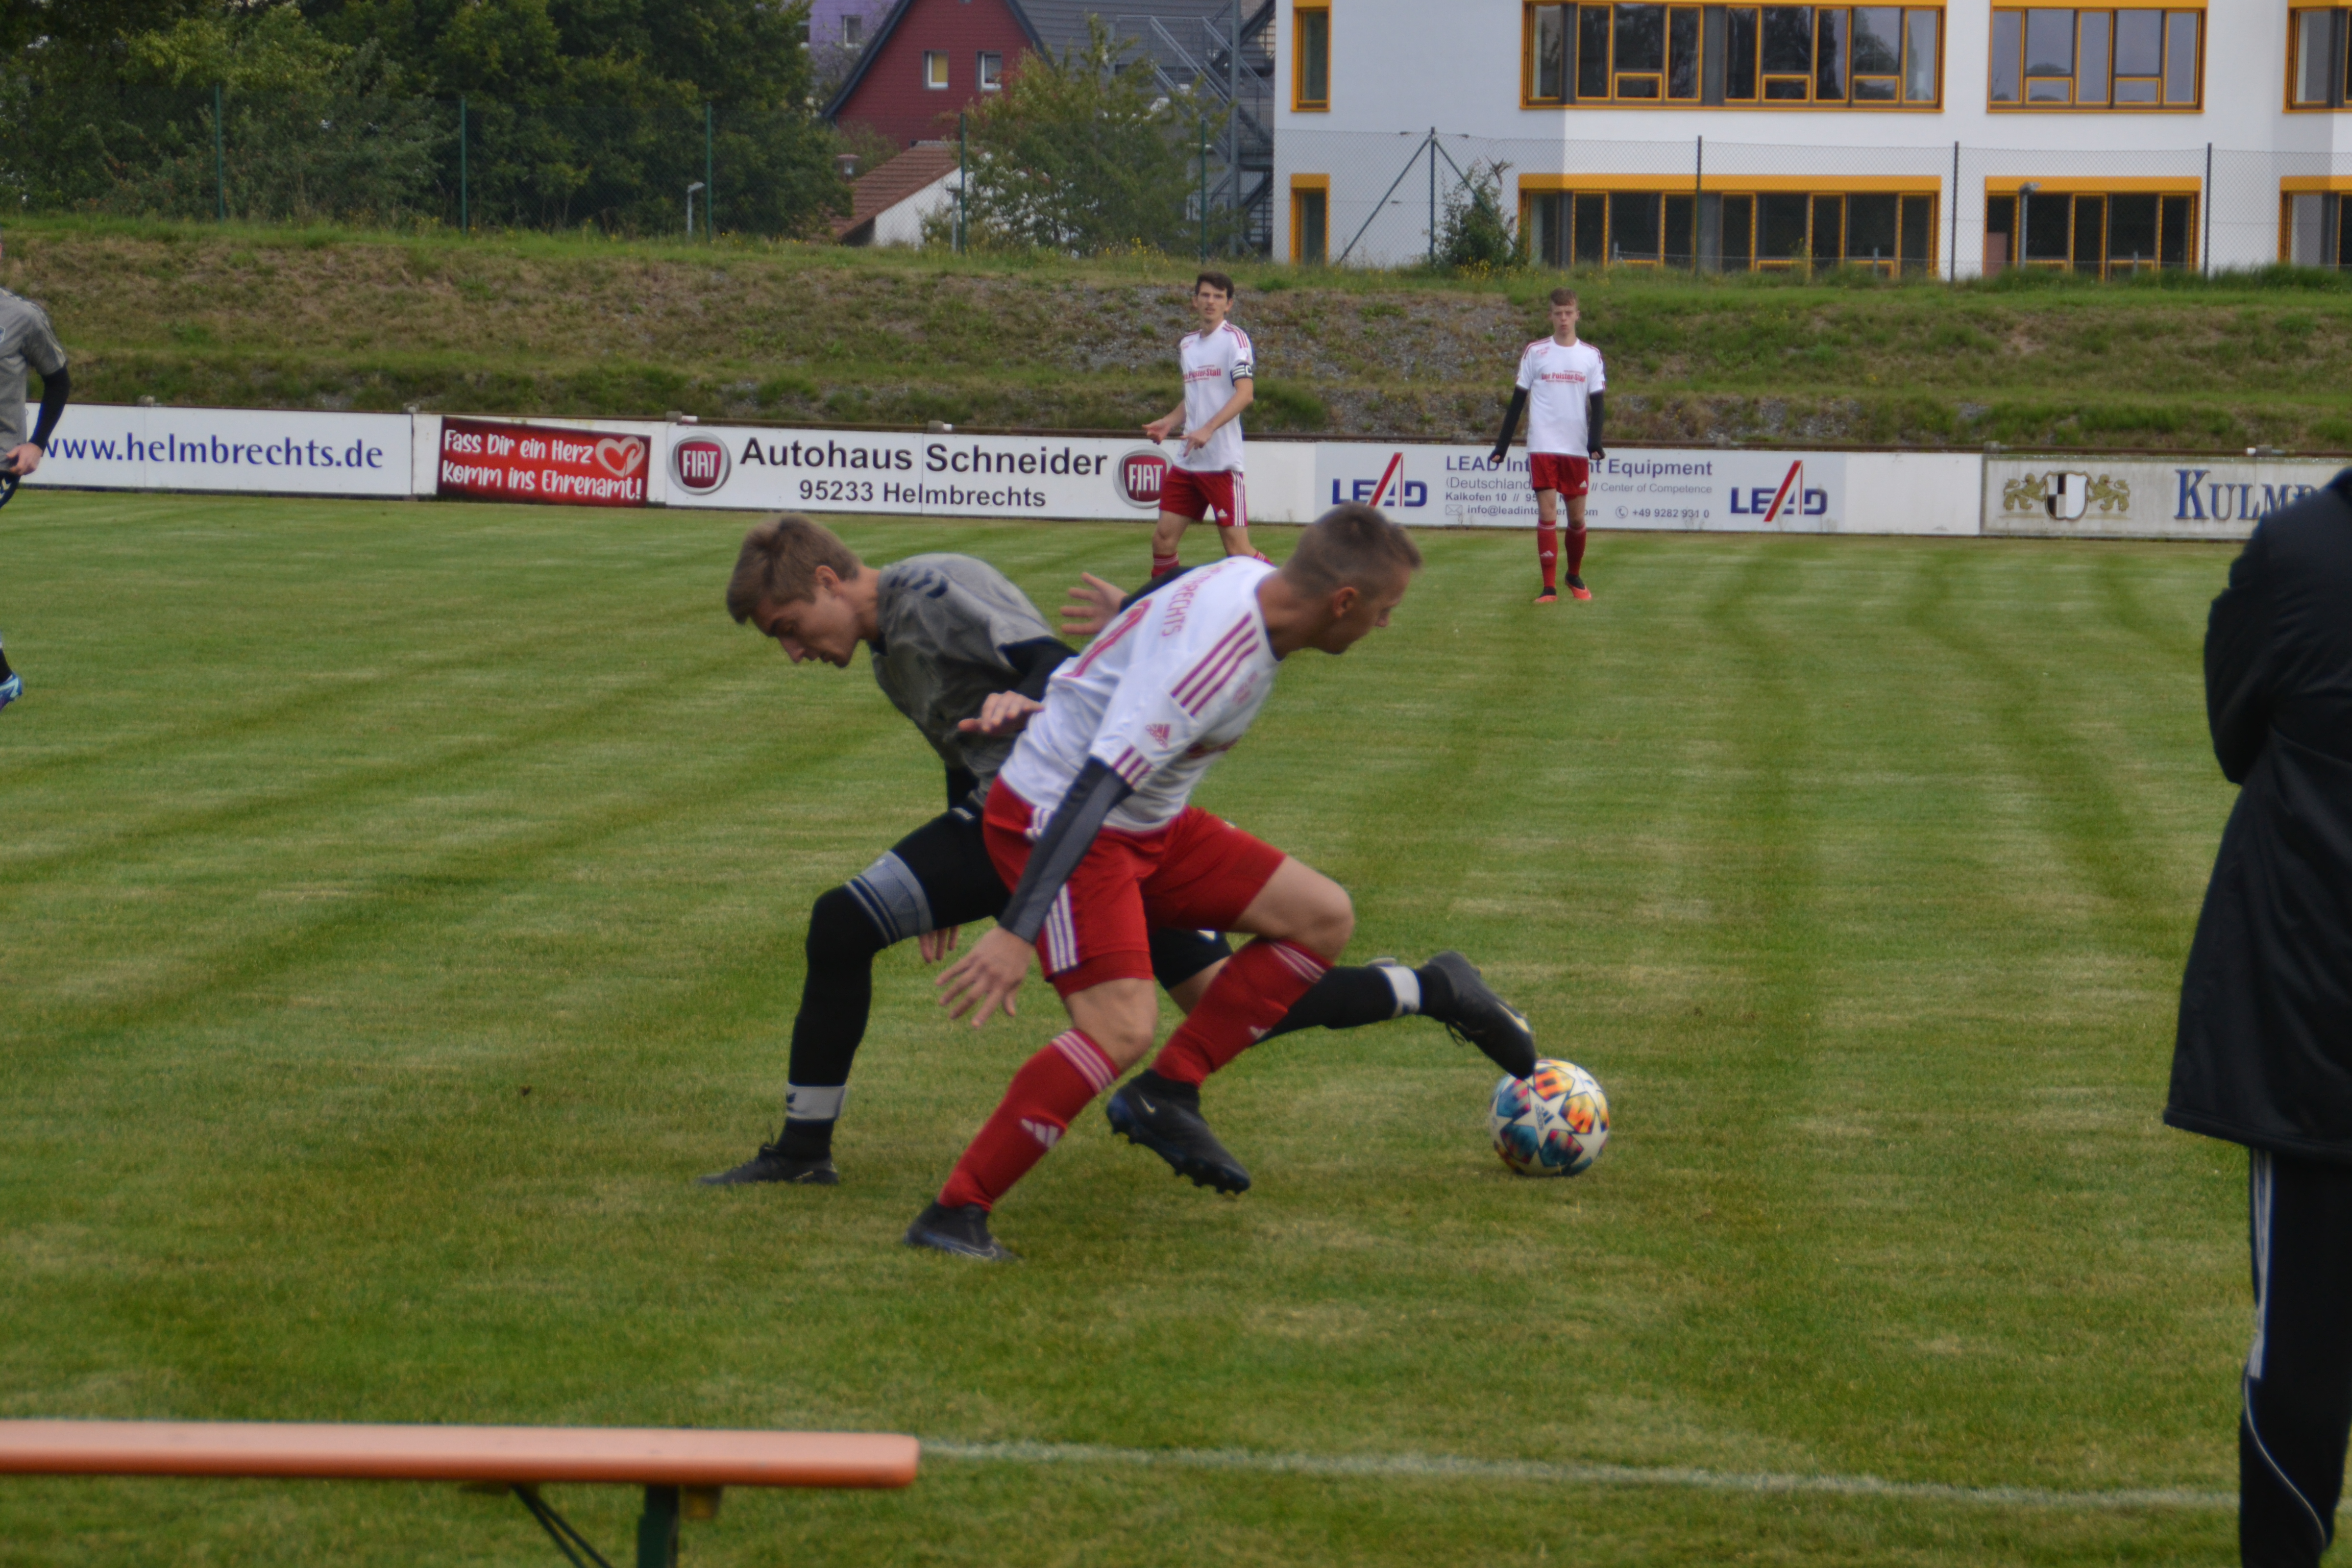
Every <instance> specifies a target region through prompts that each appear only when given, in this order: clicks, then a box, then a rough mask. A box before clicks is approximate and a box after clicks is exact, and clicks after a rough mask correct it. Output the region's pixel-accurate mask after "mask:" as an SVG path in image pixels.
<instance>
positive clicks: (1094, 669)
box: [998, 555, 1281, 833]
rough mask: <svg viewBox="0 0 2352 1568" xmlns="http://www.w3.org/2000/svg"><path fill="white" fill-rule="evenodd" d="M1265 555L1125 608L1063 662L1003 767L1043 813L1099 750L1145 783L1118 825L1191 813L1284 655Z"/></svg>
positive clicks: (1144, 828)
mask: <svg viewBox="0 0 2352 1568" xmlns="http://www.w3.org/2000/svg"><path fill="white" fill-rule="evenodd" d="M1274 570H1275V569H1274V568H1273V567H1272V566H1269V565H1267V564H1266V563H1265V562H1263V561H1254V560H1251V559H1249V558H1248V557H1245V556H1240V555H1233V556H1228V557H1226V558H1225V559H1224V560H1223V561H1221V562H1219V563H1217V564H1216V565H1214V566H1203V567H1201V568H1200V569H1198V570H1197V571H1192V572H1188V573H1186V574H1184V575H1183V576H1181V577H1179V578H1177V579H1176V581H1174V582H1173V583H1171V584H1168V585H1167V586H1166V587H1164V588H1162V589H1160V591H1159V592H1158V593H1156V594H1153V595H1151V596H1150V597H1149V598H1146V599H1140V600H1138V601H1137V602H1136V603H1135V604H1132V605H1129V606H1128V607H1127V608H1126V609H1124V610H1121V611H1120V612H1119V613H1118V616H1116V617H1115V618H1114V619H1113V620H1112V621H1111V623H1110V625H1109V626H1106V627H1104V628H1103V630H1102V634H1101V635H1100V636H1098V637H1096V638H1095V640H1094V642H1093V643H1092V644H1091V645H1090V646H1089V647H1087V651H1086V652H1085V653H1083V654H1081V655H1079V656H1078V657H1077V658H1074V659H1071V660H1070V661H1069V662H1068V663H1066V664H1065V665H1063V666H1062V668H1060V669H1058V670H1056V671H1055V674H1054V679H1053V680H1052V682H1051V683H1050V684H1048V685H1047V687H1046V688H1045V711H1044V712H1042V713H1039V714H1037V715H1036V716H1035V717H1034V718H1032V719H1031V720H1030V721H1029V727H1028V728H1027V729H1026V730H1024V731H1022V734H1021V739H1020V742H1019V743H1018V744H1016V745H1015V746H1014V747H1013V756H1012V758H1011V759H1010V760H1009V761H1007V762H1006V763H1005V764H1004V770H1003V773H1000V774H999V775H998V777H999V778H1000V779H1002V780H1003V783H1004V785H1005V787H1006V788H1008V789H1010V790H1012V791H1013V793H1014V794H1015V795H1019V796H1020V797H1021V798H1022V799H1024V800H1025V801H1027V802H1028V803H1029V804H1030V805H1032V806H1033V807H1034V808H1036V810H1037V813H1038V826H1040V827H1042V826H1044V823H1045V817H1046V816H1047V815H1048V814H1050V813H1051V812H1052V811H1053V810H1054V809H1055V807H1056V806H1058V805H1060V804H1061V802H1062V797H1063V796H1064V795H1067V794H1068V793H1069V789H1070V784H1071V781H1073V780H1074V779H1076V777H1077V776H1078V770H1079V769H1080V768H1082V767H1084V766H1086V764H1087V759H1088V758H1090V757H1098V758H1100V759H1101V760H1102V761H1103V763H1105V764H1107V765H1108V767H1110V768H1111V770H1112V771H1114V772H1115V773H1118V776H1119V777H1121V778H1122V779H1125V780H1126V781H1127V782H1128V784H1129V786H1131V787H1132V788H1133V789H1134V791H1135V793H1134V794H1133V795H1129V796H1128V797H1127V799H1125V800H1124V801H1121V802H1120V803H1119V805H1118V809H1117V810H1115V811H1113V812H1112V813H1111V814H1110V818H1109V822H1108V826H1112V827H1117V828H1120V829H1123V830H1125V831H1127V832H1129V833H1154V832H1157V831H1158V830H1160V828H1163V827H1165V826H1168V825H1169V824H1170V823H1171V822H1173V821H1175V820H1176V818H1177V817H1178V816H1180V815H1181V814H1182V812H1183V810H1184V807H1185V806H1186V805H1188V804H1189V803H1190V802H1191V800H1192V789H1193V786H1194V785H1196V784H1199V783H1200V782H1201V775H1202V774H1203V773H1207V772H1208V771H1209V764H1210V763H1213V762H1215V761H1216V760H1217V758H1218V757H1219V756H1221V755H1223V753H1224V752H1229V751H1231V750H1233V748H1234V745H1235V744H1236V743H1237V742H1239V741H1240V740H1241V738H1242V736H1243V735H1244V734H1245V733H1247V732H1248V731H1249V727H1250V723H1251V721H1253V720H1255V718H1256V717H1257V710H1259V709H1260V708H1262V707H1264V706H1265V698H1266V693H1267V692H1269V691H1271V690H1273V689H1274V672H1275V670H1276V668H1279V666H1280V663H1281V661H1280V660H1279V659H1277V658H1276V657H1275V653H1274V647H1273V645H1272V644H1271V643H1270V642H1268V641H1267V640H1266V634H1265V613H1264V612H1263V611H1261V610H1260V609H1259V608H1258V602H1257V590H1258V584H1261V583H1263V582H1265V580H1266V578H1267V577H1269V576H1271V575H1273V574H1274Z"/></svg>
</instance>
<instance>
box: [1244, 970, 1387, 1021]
mask: <svg viewBox="0 0 2352 1568" xmlns="http://www.w3.org/2000/svg"><path fill="white" fill-rule="evenodd" d="M1401 1010H1402V1009H1401V1007H1400V1005H1399V1001H1398V997H1397V993H1396V987H1395V986H1393V985H1391V984H1389V977H1388V975H1387V974H1386V973H1384V972H1383V969H1382V967H1381V965H1379V964H1364V965H1360V966H1357V967H1353V968H1347V969H1329V970H1326V971H1324V973H1323V978H1322V979H1320V980H1318V981H1317V982H1316V983H1315V984H1314V985H1313V986H1312V987H1310V988H1309V989H1308V991H1307V994H1306V995H1304V996H1301V997H1300V998H1299V999H1298V1000H1297V1002H1296V1003H1295V1004H1293V1005H1292V1006H1291V1009H1290V1011H1289V1012H1287V1013H1285V1014H1284V1015H1283V1016H1282V1021H1281V1022H1280V1023H1278V1024H1276V1025H1275V1026H1274V1027H1273V1028H1271V1029H1268V1030H1267V1031H1266V1032H1265V1033H1266V1037H1267V1038H1268V1039H1271V1038H1273V1037H1275V1036H1276V1035H1286V1034H1289V1033H1290V1032H1291V1031H1292V1030H1294V1029H1311V1028H1313V1027H1315V1026H1317V1025H1318V1024H1319V1025H1321V1026H1323V1027H1324V1028H1327V1029H1360V1028H1361V1027H1363V1026H1365V1025H1366V1024H1385V1023H1387V1022H1388V1021H1389V1020H1390V1019H1391V1018H1393V1017H1395V1016H1397V1015H1398V1013H1399V1012H1400V1011H1401Z"/></svg>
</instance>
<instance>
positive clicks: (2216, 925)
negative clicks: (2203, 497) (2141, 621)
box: [2164, 468, 2352, 1163]
mask: <svg viewBox="0 0 2352 1568" xmlns="http://www.w3.org/2000/svg"><path fill="white" fill-rule="evenodd" d="M2205 707H2206V714H2207V718H2208V720H2209V721H2210V723H2211V725H2212V730H2213V753H2214V755H2215V756H2217V757H2219V758H2220V759H2221V771H2222V772H2223V773H2227V774H2228V775H2229V776H2230V778H2231V780H2232V781H2234V782H2235V783H2237V784H2242V785H2243V786H2244V787H2243V788H2242V789H2241V790H2240V791H2239V794H2238V804H2237V807H2236V809H2235V810H2233V811H2231V814H2230V823H2229V826H2227V827H2225V828H2223V829H2222V830H2221V855H2220V856H2219V857H2218V858H2216V860H2215V861H2214V864H2213V880H2212V882H2211V884H2210V886H2209V887H2208V888H2207V889H2206V891H2205V909H2204V912H2203V913H2202V914H2201V915H2200V916H2199V918H2198V921H2197V940H2196V942H2195V943H2194V944H2193V945H2192V946H2191V947H2190V948H2189V973H2188V974H2187V976H2186V977H2185V978H2184V979H2183V980H2182V982H2181V986H2180V1033H2179V1041H2178V1043H2177V1044H2176V1045H2175V1046H2174V1047H2173V1055H2172V1096H2171V1100H2170V1103H2168V1105H2167V1106H2166V1107H2165V1111H2164V1120H2165V1121H2168V1122H2169V1123H2170V1124H2171V1125H2173V1126H2175V1127H2179V1128H2185V1129H2187V1130H2188V1131H2191V1132H2202V1133H2206V1134H2208V1135H2209V1136H2211V1137H2215V1138H2226V1139H2228V1140H2230V1141H2231V1142H2233V1143H2244V1144H2247V1145H2250V1146H2251V1147H2253V1148H2256V1149H2268V1150H2271V1151H2273V1152H2276V1153H2282V1154H2301V1155H2306V1156H2310V1157H2314V1158H2317V1159H2323V1160H2332V1161H2337V1162H2341V1163H2352V468H2347V469H2346V470H2345V471H2344V472H2343V473H2341V474H2338V475H2337V476H2336V481H2335V483H2334V484H2332V485H2330V486H2329V487H2328V488H2327V489H2324V490H2322V491H2320V492H2319V493H2318V494H2316V495H2315V496H2311V497H2308V498H2306V499H2305V500H2300V501H2298V502H2296V503H2295V504H2294V505H2293V506H2291V507H2288V508H2287V509H2286V510H2284V511H2279V512H2274V513H2273V514H2272V515H2271V516H2269V517H2266V518H2264V519H2263V521H2262V522H2261V523H2260V524H2258V525H2257V526H2256V527H2255V529H2254V534H2253V537H2252V539H2251V540H2249V541H2247V542H2246V549H2245V553H2243V554H2242V555H2240V556H2239V557H2238V559H2237V562H2236V563H2235V564H2233V565H2232V566H2231V568H2230V585H2229V587H2228V588H2226V589H2225V590H2223V591H2222V594H2221V597H2220V598H2218V599H2216V600H2214V601H2213V613H2212V616H2211V618H2210V621H2208V623H2207V625H2206V630H2205Z"/></svg>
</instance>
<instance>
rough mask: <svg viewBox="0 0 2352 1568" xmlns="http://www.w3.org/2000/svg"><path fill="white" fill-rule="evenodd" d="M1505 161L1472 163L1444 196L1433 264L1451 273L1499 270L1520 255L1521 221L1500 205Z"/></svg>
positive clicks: (1512, 264) (1508, 265)
mask: <svg viewBox="0 0 2352 1568" xmlns="http://www.w3.org/2000/svg"><path fill="white" fill-rule="evenodd" d="M1509 168H1510V165H1509V164H1508V163H1472V164H1471V165H1470V167H1469V168H1467V169H1465V170H1464V171H1463V174H1464V176H1465V178H1464V179H1463V181H1462V183H1461V184H1458V185H1456V186H1454V189H1453V191H1452V192H1451V193H1450V194H1449V195H1447V196H1446V198H1445V216H1444V218H1443V219H1442V220H1441V221H1440V223H1439V224H1438V227H1437V264H1438V265H1439V266H1440V267H1443V268H1448V269H1450V270H1452V271H1455V272H1479V273H1485V272H1498V271H1502V270H1504V269H1505V268H1512V267H1517V266H1518V265H1519V264H1520V262H1521V261H1522V260H1523V259H1524V258H1523V257H1522V255H1521V253H1520V250H1519V226H1518V224H1517V221H1516V220H1514V219H1513V218H1512V216H1511V215H1510V213H1509V212H1508V210H1507V208H1506V207H1505V205H1504V195H1503V175H1504V174H1505V172H1506V171H1507V170H1508V169H1509Z"/></svg>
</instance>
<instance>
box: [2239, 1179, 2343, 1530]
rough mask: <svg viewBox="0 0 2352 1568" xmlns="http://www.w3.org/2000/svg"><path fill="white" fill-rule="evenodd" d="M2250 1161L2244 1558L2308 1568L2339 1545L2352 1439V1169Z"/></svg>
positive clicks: (2242, 1442) (2242, 1448) (2242, 1446)
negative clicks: (2339, 1506)
mask: <svg viewBox="0 0 2352 1568" xmlns="http://www.w3.org/2000/svg"><path fill="white" fill-rule="evenodd" d="M2248 1163H2249V1169H2248V1173H2247V1222H2248V1223H2247V1231H2248V1239H2249V1241H2250V1242H2251V1244H2252V1247H2251V1250H2252V1265H2253V1283H2254V1342H2253V1346H2252V1350H2251V1351H2250V1352H2248V1354H2247V1356H2246V1366H2245V1373H2244V1378H2243V1401H2244V1403H2243V1405H2242V1409H2241V1412H2240V1415H2239V1419H2238V1499H2239V1500H2238V1543H2239V1551H2240V1553H2241V1559H2242V1561H2243V1562H2244V1563H2247V1564H2249V1565H2250V1568H2309V1565H2311V1564H2315V1563H2318V1562H2319V1559H2320V1556H2321V1554H2322V1553H2324V1552H2326V1550H2327V1545H2328V1542H2330V1541H2331V1540H2333V1539H2334V1537H2335V1533H2336V1502H2337V1500H2338V1497H2339V1495H2340V1493H2341V1491H2342V1489H2343V1484H2344V1454H2345V1447H2346V1436H2347V1432H2352V1167H2347V1166H2342V1165H2331V1164H2324V1163H2319V1162H2316V1161H2310V1160H2296V1159H2292V1158H2288V1157H2286V1156H2284V1155H2278V1154H2272V1153H2267V1152H2263V1151H2262V1150H2254V1151H2252V1152H2250V1154H2249V1156H2248Z"/></svg>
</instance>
